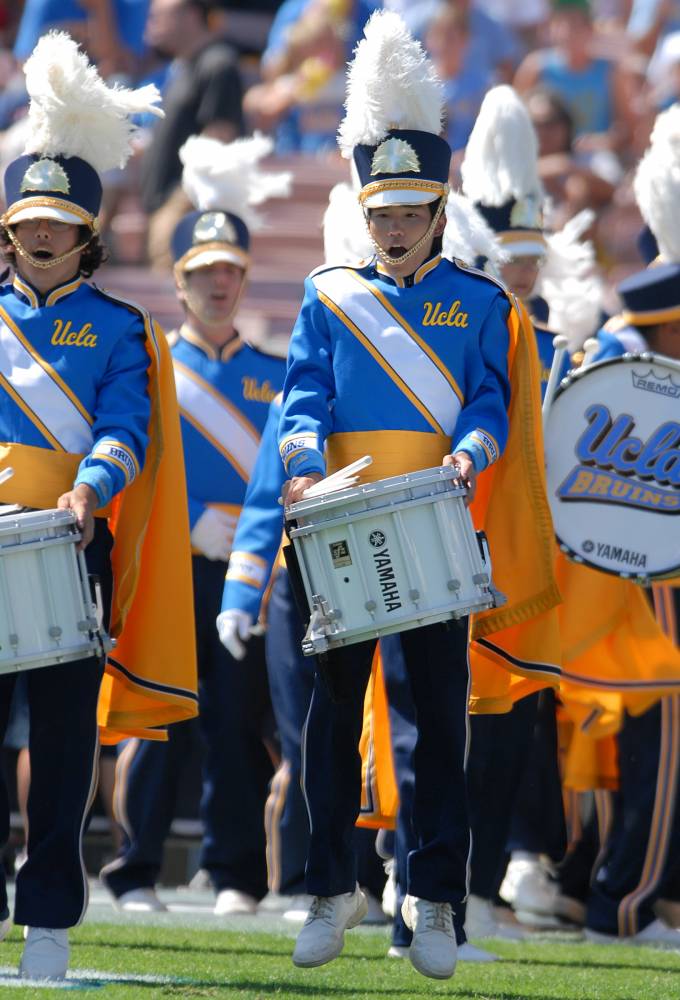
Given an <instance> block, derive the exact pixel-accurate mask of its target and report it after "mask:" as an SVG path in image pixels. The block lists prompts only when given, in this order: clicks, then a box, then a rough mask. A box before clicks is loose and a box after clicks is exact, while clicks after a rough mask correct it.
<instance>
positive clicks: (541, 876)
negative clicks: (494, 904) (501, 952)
mask: <svg viewBox="0 0 680 1000" xmlns="http://www.w3.org/2000/svg"><path fill="white" fill-rule="evenodd" d="M499 895H500V897H501V899H504V900H505V901H506V902H508V903H511V904H512V908H513V910H514V911H515V916H516V917H517V919H518V920H519V922H520V923H521V924H528V925H529V926H532V927H544V928H550V927H561V926H562V922H563V921H564V920H567V921H569V922H570V923H574V924H583V923H585V919H586V908H585V905H584V904H583V903H582V902H581V901H580V900H578V899H573V898H572V897H570V896H565V895H564V894H563V893H562V891H561V887H560V884H559V882H556V881H555V880H554V879H552V878H551V877H550V872H549V870H548V868H547V867H546V865H545V864H544V863H543V862H542V861H541V860H540V858H538V857H536V856H531V855H524V854H521V855H520V856H519V857H515V856H513V858H512V859H511V861H510V863H509V865H508V869H507V872H506V874H505V878H504V879H503V883H502V885H501V888H500V890H499Z"/></svg>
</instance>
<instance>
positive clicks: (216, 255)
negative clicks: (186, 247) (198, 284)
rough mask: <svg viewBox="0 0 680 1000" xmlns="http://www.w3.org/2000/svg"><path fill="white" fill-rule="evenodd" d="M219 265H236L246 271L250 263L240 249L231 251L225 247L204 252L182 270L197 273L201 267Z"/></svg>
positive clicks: (196, 255) (189, 261)
mask: <svg viewBox="0 0 680 1000" xmlns="http://www.w3.org/2000/svg"><path fill="white" fill-rule="evenodd" d="M219 263H225V264H236V266H237V267H241V268H244V269H245V267H246V265H247V263H248V261H247V257H246V254H245V253H244V252H243V250H240V249H234V250H230V249H229V248H228V247H225V248H224V249H219V250H216V249H212V250H202V251H200V252H199V253H197V254H194V255H193V256H192V257H190V258H189V260H188V261H187V262H186V264H184V265H183V266H182V270H183V271H197V270H198V269H199V267H210V265H211V264H219Z"/></svg>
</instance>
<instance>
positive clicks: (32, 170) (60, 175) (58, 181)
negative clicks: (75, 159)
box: [19, 157, 71, 194]
mask: <svg viewBox="0 0 680 1000" xmlns="http://www.w3.org/2000/svg"><path fill="white" fill-rule="evenodd" d="M19 190H20V191H21V192H22V193H23V192H24V191H59V192H60V193H61V194H68V193H69V191H70V190H71V185H70V184H69V180H68V175H67V173H66V171H65V170H64V168H63V167H62V165H61V164H60V163H57V162H56V160H50V159H47V158H46V157H43V159H41V160H36V161H35V163H32V164H31V165H30V167H29V168H28V170H27V171H26V173H25V174H24V176H23V178H22V181H21V187H20V188H19Z"/></svg>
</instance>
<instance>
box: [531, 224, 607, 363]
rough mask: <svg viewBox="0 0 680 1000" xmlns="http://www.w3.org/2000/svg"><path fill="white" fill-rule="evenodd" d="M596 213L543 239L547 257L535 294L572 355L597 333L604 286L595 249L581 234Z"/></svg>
mask: <svg viewBox="0 0 680 1000" xmlns="http://www.w3.org/2000/svg"><path fill="white" fill-rule="evenodd" d="M594 218H595V213H594V212H592V211H591V210H590V209H585V210H584V211H582V212H579V213H578V215H575V216H574V217H573V219H570V220H569V221H568V222H567V223H566V225H565V226H564V227H563V228H562V229H561V230H560V231H559V232H557V233H552V234H551V235H549V236H548V235H546V240H547V253H546V257H545V263H544V265H543V267H542V269H541V271H540V273H539V276H538V281H537V282H536V289H535V292H536V294H537V295H540V296H541V297H542V298H544V299H545V301H546V302H547V303H548V306H549V308H550V318H549V320H548V323H549V326H550V329H551V330H552V331H553V332H554V333H561V334H563V335H564V336H565V337H566V338H567V341H568V350H569V351H570V353H572V354H573V352H574V351H577V350H579V349H580V348H581V347H582V346H583V344H584V342H585V341H586V340H587V339H588V337H592V336H593V335H594V334H595V332H596V330H597V329H598V326H599V322H600V317H601V313H602V300H603V295H604V286H603V283H602V279H601V277H600V275H599V273H598V270H597V263H596V260H595V249H594V247H593V244H592V243H591V242H590V240H583V239H582V237H583V234H584V233H585V232H586V231H587V230H588V229H589V228H590V226H591V225H592V223H593V220H594Z"/></svg>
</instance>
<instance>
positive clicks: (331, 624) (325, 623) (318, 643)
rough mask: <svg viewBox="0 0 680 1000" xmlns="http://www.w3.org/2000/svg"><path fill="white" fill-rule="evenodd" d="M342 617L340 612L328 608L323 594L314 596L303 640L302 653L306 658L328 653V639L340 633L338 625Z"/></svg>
mask: <svg viewBox="0 0 680 1000" xmlns="http://www.w3.org/2000/svg"><path fill="white" fill-rule="evenodd" d="M340 617H341V615H340V612H339V611H336V610H335V609H334V608H329V607H328V601H327V600H326V598H325V597H324V596H323V595H322V594H313V595H312V613H311V615H310V618H309V625H308V626H307V631H306V633H305V637H304V639H303V640H302V652H303V653H304V654H305V656H313V655H314V654H315V653H324V652H326V650H327V649H328V648H329V642H328V637H329V636H333V635H335V634H336V633H337V632H339V631H340V629H339V628H338V626H337V624H336V622H337V620H338V619H339V618H340Z"/></svg>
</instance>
